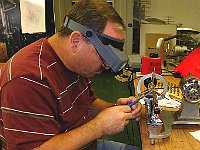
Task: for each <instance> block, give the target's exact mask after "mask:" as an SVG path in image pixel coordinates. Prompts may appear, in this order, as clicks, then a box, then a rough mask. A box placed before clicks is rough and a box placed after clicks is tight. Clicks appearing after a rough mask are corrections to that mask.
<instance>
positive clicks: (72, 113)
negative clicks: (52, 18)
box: [0, 0, 141, 150]
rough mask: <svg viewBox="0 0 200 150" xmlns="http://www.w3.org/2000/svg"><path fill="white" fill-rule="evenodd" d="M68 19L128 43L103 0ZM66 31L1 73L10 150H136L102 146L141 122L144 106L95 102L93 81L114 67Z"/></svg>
mask: <svg viewBox="0 0 200 150" xmlns="http://www.w3.org/2000/svg"><path fill="white" fill-rule="evenodd" d="M66 18H70V19H71V20H73V21H74V23H78V24H80V26H81V25H82V26H84V27H87V28H89V29H92V30H93V31H98V32H99V33H102V35H106V36H108V38H110V39H112V38H114V39H118V40H119V41H121V40H123V39H124V29H125V25H124V24H123V21H122V19H121V18H120V17H119V15H118V14H117V13H116V11H115V10H114V9H113V8H112V7H111V6H110V5H109V4H107V3H106V2H104V1H101V0H80V1H79V2H77V3H76V4H75V5H74V6H73V7H72V8H71V9H70V10H69V11H68V13H67V17H66ZM76 25H77V24H76ZM65 26H66V27H63V28H62V30H61V31H60V32H58V33H56V34H55V35H53V36H52V37H50V38H47V39H45V38H44V39H41V40H39V41H36V42H34V43H32V44H31V45H29V46H27V47H25V48H23V49H21V50H20V51H19V52H18V53H17V54H16V55H14V56H13V57H12V58H11V59H10V60H9V61H8V62H7V64H6V66H5V67H4V69H3V71H2V76H1V81H0V83H1V116H2V120H1V121H2V128H1V134H2V137H3V141H4V142H5V143H6V149H15V150H22V149H23V150H25V149H39V150H43V149H45V150H46V149H48V150H51V149H52V150H55V149H56V150H64V149H66V150H78V149H89V150H93V149H121V148H124V149H134V147H132V146H128V145H123V144H119V143H115V142H105V143H100V144H97V139H98V138H100V137H101V136H103V135H111V134H115V133H118V132H121V131H122V130H123V129H124V127H125V126H126V125H127V124H128V122H129V120H131V119H136V120H137V121H138V120H139V118H140V114H141V105H140V103H137V104H135V105H134V106H132V107H130V106H128V104H129V103H131V102H132V101H134V98H133V97H130V98H121V99H118V100H117V102H116V105H117V106H115V105H114V104H111V103H108V102H105V101H103V100H101V99H99V98H97V97H96V95H95V93H94V92H93V90H92V88H91V85H90V81H89V79H88V77H92V76H94V75H96V74H100V73H101V72H102V71H103V70H104V69H110V67H109V66H108V64H107V62H105V60H104V59H103V58H101V56H100V55H99V54H98V52H97V50H96V48H95V47H94V45H93V44H91V42H92V41H90V40H89V39H90V38H89V37H88V38H87V37H86V36H85V35H83V33H82V32H81V31H79V30H71V29H69V28H68V23H67V24H65ZM107 146H108V147H107Z"/></svg>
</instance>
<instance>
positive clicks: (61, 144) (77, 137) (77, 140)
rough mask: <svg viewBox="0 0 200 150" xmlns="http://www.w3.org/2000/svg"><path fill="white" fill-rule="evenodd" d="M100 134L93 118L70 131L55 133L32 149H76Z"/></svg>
mask: <svg viewBox="0 0 200 150" xmlns="http://www.w3.org/2000/svg"><path fill="white" fill-rule="evenodd" d="M101 136H102V133H101V132H100V130H99V125H98V122H97V121H96V120H95V119H93V120H91V121H90V122H88V123H86V124H84V125H82V126H81V127H78V128H76V129H74V130H72V131H69V132H66V133H63V134H59V135H56V136H55V137H53V138H51V139H50V140H48V141H47V142H45V143H44V144H42V145H41V146H40V147H38V148H35V149H34V150H46V149H48V150H55V149H56V150H64V149H67V150H78V149H81V148H84V147H85V146H87V145H88V144H89V143H90V142H92V141H94V140H96V139H98V138H100V137H101Z"/></svg>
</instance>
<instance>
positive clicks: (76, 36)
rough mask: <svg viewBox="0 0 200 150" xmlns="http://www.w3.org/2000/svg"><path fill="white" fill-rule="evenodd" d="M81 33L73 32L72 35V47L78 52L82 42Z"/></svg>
mask: <svg viewBox="0 0 200 150" xmlns="http://www.w3.org/2000/svg"><path fill="white" fill-rule="evenodd" d="M81 36H82V34H81V32H79V31H73V32H72V33H71V35H70V45H71V48H72V49H73V50H76V49H77V47H78V45H79V44H80V41H81Z"/></svg>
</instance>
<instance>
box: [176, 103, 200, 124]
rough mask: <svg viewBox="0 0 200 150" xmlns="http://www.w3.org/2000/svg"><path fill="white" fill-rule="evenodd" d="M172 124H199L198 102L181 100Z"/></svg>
mask: <svg viewBox="0 0 200 150" xmlns="http://www.w3.org/2000/svg"><path fill="white" fill-rule="evenodd" d="M173 124H200V114H199V104H198V103H189V102H187V101H183V102H182V110H181V112H178V113H177V114H176V116H175V121H174V122H173Z"/></svg>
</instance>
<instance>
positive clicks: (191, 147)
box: [135, 76, 200, 150]
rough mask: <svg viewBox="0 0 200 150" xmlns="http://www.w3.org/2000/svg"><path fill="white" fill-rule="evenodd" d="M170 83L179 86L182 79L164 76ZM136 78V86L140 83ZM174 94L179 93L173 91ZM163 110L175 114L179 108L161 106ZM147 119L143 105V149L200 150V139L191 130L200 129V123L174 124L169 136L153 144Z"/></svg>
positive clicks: (141, 121) (141, 122) (141, 128)
mask: <svg viewBox="0 0 200 150" xmlns="http://www.w3.org/2000/svg"><path fill="white" fill-rule="evenodd" d="M163 78H164V79H165V80H166V82H168V84H173V85H172V86H178V84H179V81H180V79H177V78H174V77H172V76H163ZM138 80H139V79H137V80H135V86H136V85H137V83H138ZM176 92H177V90H176ZM172 94H177V93H175V92H172ZM161 109H162V110H163V111H166V112H167V113H170V115H171V114H172V115H173V114H174V113H175V112H176V111H178V110H179V109H177V108H161ZM146 121H147V119H146V112H145V105H143V106H142V118H141V120H140V132H141V140H142V150H173V149H174V150H199V149H200V141H198V140H196V139H195V138H194V137H193V136H192V135H191V134H190V133H189V132H194V131H197V130H200V125H172V132H171V134H170V136H169V137H167V138H164V139H156V141H155V144H154V145H152V144H151V141H150V139H149V132H148V129H147V122H146Z"/></svg>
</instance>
